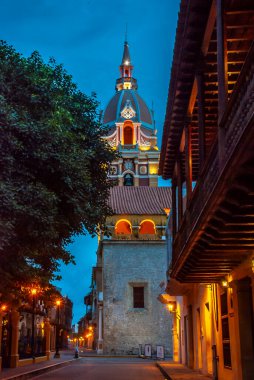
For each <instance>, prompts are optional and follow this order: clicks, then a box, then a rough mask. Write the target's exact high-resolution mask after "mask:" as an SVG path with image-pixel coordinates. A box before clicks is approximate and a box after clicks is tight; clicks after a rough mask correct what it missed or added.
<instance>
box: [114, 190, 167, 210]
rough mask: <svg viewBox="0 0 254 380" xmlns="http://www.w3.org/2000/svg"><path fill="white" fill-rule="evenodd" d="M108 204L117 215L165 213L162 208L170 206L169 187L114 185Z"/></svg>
mask: <svg viewBox="0 0 254 380" xmlns="http://www.w3.org/2000/svg"><path fill="white" fill-rule="evenodd" d="M109 204H110V206H111V208H112V209H113V212H114V213H115V214H118V215H119V214H132V215H144V214H146V215H165V211H164V208H171V188H170V187H149V186H140V187H132V186H130V187H127V186H114V187H112V188H111V189H110V198H109Z"/></svg>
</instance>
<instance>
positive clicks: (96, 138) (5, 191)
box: [0, 41, 115, 294]
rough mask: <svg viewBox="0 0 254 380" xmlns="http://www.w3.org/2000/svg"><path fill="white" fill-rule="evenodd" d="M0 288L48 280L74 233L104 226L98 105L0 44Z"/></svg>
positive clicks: (110, 154)
mask: <svg viewBox="0 0 254 380" xmlns="http://www.w3.org/2000/svg"><path fill="white" fill-rule="evenodd" d="M0 133H1V139H0V141H1V146H0V148H1V149H0V166H1V167H0V171H1V174H0V175H1V183H0V202H1V207H0V210H1V211H0V213H1V225H0V235H1V236H0V293H1V294H5V293H6V289H9V291H10V290H11V291H14V290H15V289H19V288H20V286H21V285H23V284H27V283H29V282H30V281H37V282H39V283H40V284H41V285H43V284H47V283H48V282H49V281H50V280H52V279H55V278H56V277H57V276H56V274H55V273H56V272H57V269H58V268H59V261H61V260H62V261H63V262H65V263H66V264H68V263H69V262H71V261H72V262H73V261H74V258H73V257H72V256H71V254H70V253H69V252H68V250H67V249H66V245H67V244H68V243H69V242H70V241H71V238H72V236H73V235H75V234H79V233H84V231H85V230H87V231H88V232H89V233H91V234H95V233H96V232H97V229H98V226H103V225H104V223H105V217H106V215H108V214H109V213H110V210H109V208H108V205H107V199H108V191H109V188H110V182H109V180H108V179H107V172H108V168H109V163H110V162H111V161H112V160H113V159H114V157H115V152H114V151H113V150H112V149H111V148H110V147H109V146H108V145H107V144H106V142H105V141H104V140H103V139H102V138H101V137H102V136H103V135H104V134H105V130H103V129H102V127H101V126H100V123H99V117H98V103H97V101H96V98H95V96H94V95H92V96H90V97H89V96H87V95H85V94H84V93H82V92H81V91H79V89H78V88H77V86H76V84H74V83H73V81H72V77H71V76H70V75H68V74H67V72H66V71H65V69H64V68H63V66H62V65H57V64H56V62H55V61H54V60H53V59H51V60H50V61H49V63H44V62H43V60H42V58H41V56H40V55H39V53H38V52H34V53H33V54H32V55H31V56H30V57H29V58H25V57H23V56H22V55H20V54H19V53H17V52H16V51H15V50H14V48H13V47H11V46H9V45H8V44H6V43H5V42H3V41H1V43H0Z"/></svg>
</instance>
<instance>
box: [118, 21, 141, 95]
mask: <svg viewBox="0 0 254 380" xmlns="http://www.w3.org/2000/svg"><path fill="white" fill-rule="evenodd" d="M132 70H133V66H132V64H131V56H130V50H129V44H128V42H127V25H126V31H125V41H124V48H123V57H122V62H121V65H120V74H121V78H119V79H117V81H116V90H118V91H120V90H131V89H133V90H136V89H137V81H136V79H134V78H133V77H132Z"/></svg>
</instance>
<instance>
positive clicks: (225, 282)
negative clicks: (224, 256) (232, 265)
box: [221, 279, 228, 288]
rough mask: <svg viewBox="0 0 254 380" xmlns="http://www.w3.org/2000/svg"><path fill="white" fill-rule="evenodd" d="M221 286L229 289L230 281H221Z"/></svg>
mask: <svg viewBox="0 0 254 380" xmlns="http://www.w3.org/2000/svg"><path fill="white" fill-rule="evenodd" d="M221 285H222V286H223V288H228V281H227V280H225V279H224V280H222V281H221Z"/></svg>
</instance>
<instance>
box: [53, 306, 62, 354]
mask: <svg viewBox="0 0 254 380" xmlns="http://www.w3.org/2000/svg"><path fill="white" fill-rule="evenodd" d="M60 305H61V301H60V300H57V301H56V307H57V325H56V352H55V355H54V357H55V358H60V352H59V344H60V342H59V332H60V329H59V327H60Z"/></svg>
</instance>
